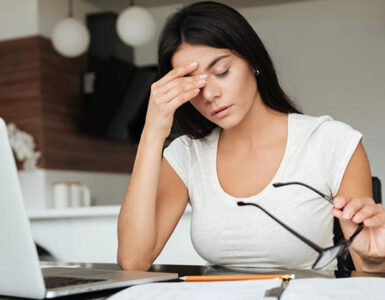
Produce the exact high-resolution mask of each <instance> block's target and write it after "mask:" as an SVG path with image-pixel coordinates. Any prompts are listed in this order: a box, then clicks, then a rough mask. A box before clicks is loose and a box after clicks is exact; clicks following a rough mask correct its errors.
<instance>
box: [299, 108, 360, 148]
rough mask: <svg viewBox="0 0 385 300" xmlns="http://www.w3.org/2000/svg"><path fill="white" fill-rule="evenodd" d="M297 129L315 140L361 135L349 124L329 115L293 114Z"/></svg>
mask: <svg viewBox="0 0 385 300" xmlns="http://www.w3.org/2000/svg"><path fill="white" fill-rule="evenodd" d="M292 118H293V120H294V124H295V129H296V131H297V132H299V133H300V134H301V135H302V136H303V137H305V136H306V137H309V138H312V139H313V140H314V139H316V140H323V141H325V140H331V141H332V140H339V139H341V138H342V139H346V138H349V137H351V136H352V135H361V134H360V133H359V132H358V131H357V130H355V129H353V128H352V127H351V126H350V125H349V124H347V123H345V122H342V121H338V120H334V119H333V118H332V117H331V116H329V115H323V116H319V117H315V116H309V115H300V114H292Z"/></svg>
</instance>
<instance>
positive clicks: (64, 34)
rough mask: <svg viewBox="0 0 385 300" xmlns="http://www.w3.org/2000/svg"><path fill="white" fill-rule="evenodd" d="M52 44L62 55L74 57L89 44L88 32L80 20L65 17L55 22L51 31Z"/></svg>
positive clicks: (81, 52) (82, 51)
mask: <svg viewBox="0 0 385 300" xmlns="http://www.w3.org/2000/svg"><path fill="white" fill-rule="evenodd" d="M52 44H53V47H54V48H55V50H56V51H57V52H59V53H60V54H61V55H63V56H67V57H75V56H79V55H81V54H83V53H84V52H85V51H86V50H87V48H88V46H89V44H90V33H89V32H88V29H87V28H86V27H85V26H84V24H82V23H81V22H79V21H77V20H75V19H73V18H66V19H64V20H61V21H60V22H59V23H57V24H56V25H55V27H54V29H53V32H52Z"/></svg>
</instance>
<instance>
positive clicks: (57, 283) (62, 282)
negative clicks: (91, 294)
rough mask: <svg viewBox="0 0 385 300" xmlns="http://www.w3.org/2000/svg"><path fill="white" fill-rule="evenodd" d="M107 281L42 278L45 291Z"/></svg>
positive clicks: (57, 277)
mask: <svg viewBox="0 0 385 300" xmlns="http://www.w3.org/2000/svg"><path fill="white" fill-rule="evenodd" d="M106 280H107V279H84V278H76V277H60V276H49V277H44V282H45V286H46V288H47V289H53V288H58V287H63V286H70V285H78V284H85V283H91V282H98V281H106Z"/></svg>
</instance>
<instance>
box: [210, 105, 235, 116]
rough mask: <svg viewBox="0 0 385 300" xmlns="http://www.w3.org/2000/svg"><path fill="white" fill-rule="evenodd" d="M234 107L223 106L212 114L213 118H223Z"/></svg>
mask: <svg viewBox="0 0 385 300" xmlns="http://www.w3.org/2000/svg"><path fill="white" fill-rule="evenodd" d="M231 106H232V105H225V106H221V107H219V108H217V109H214V110H213V111H212V112H211V116H212V117H223V116H224V115H226V114H227V113H228V111H229V108H230V107H231Z"/></svg>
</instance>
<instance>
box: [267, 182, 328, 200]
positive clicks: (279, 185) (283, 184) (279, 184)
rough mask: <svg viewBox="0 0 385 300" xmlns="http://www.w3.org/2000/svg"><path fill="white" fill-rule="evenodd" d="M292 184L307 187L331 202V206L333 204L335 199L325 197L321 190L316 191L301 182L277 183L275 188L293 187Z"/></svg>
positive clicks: (274, 184)
mask: <svg viewBox="0 0 385 300" xmlns="http://www.w3.org/2000/svg"><path fill="white" fill-rule="evenodd" d="M291 184H298V185H302V186H304V187H307V188H308V189H311V190H312V191H313V192H315V193H317V194H318V195H320V196H321V197H322V198H324V199H325V200H327V201H329V202H330V203H331V204H333V198H332V197H330V196H328V195H325V194H324V193H322V192H320V191H319V190H316V189H315V188H313V187H311V186H310V185H307V184H305V183H302V182H299V181H292V182H276V183H273V186H274V187H281V186H285V185H291Z"/></svg>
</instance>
